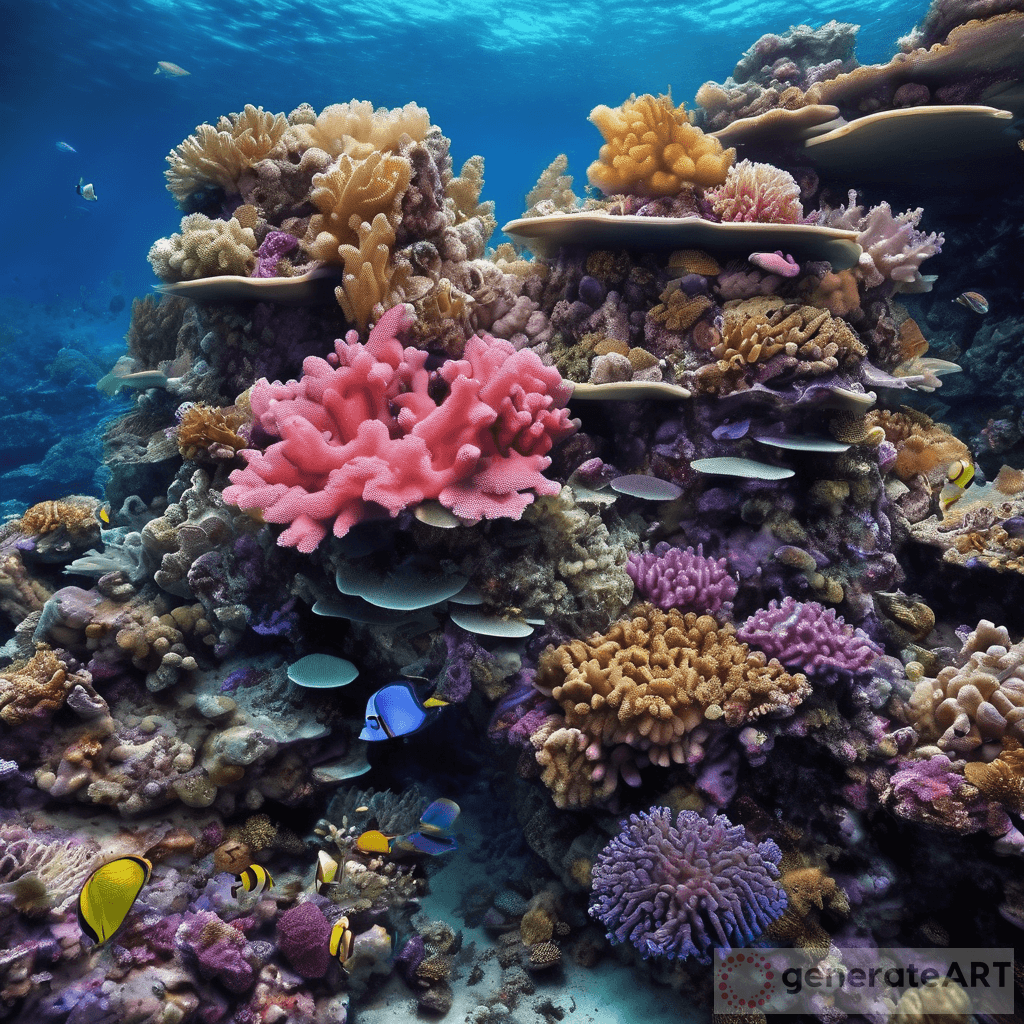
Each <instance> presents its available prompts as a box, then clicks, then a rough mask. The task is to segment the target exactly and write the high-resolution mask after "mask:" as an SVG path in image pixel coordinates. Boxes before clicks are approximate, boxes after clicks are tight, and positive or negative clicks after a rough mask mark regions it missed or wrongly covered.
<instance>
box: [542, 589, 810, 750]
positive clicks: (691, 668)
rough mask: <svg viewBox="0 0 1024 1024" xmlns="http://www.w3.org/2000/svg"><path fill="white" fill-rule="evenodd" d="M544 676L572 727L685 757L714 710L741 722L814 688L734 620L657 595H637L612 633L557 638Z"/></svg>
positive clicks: (607, 742) (546, 656) (604, 740)
mask: <svg viewBox="0 0 1024 1024" xmlns="http://www.w3.org/2000/svg"><path fill="white" fill-rule="evenodd" d="M536 678H537V685H538V686H539V687H540V688H541V689H544V690H550V691H551V693H552V696H553V697H554V699H555V700H556V701H558V703H559V704H561V705H562V709H563V712H564V714H565V720H566V724H567V725H568V726H569V727H570V728H578V729H580V730H581V731H582V732H584V733H586V734H587V735H588V736H590V737H591V738H592V739H595V740H598V741H600V743H601V745H603V746H606V747H607V746H612V745H615V744H620V743H622V744H627V745H629V746H631V747H633V748H634V749H637V750H641V751H644V752H645V753H646V754H647V756H648V757H649V758H650V759H651V760H652V761H653V762H655V763H657V764H662V765H668V764H669V763H670V762H673V761H674V762H675V763H677V764H678V763H682V762H683V760H684V759H685V743H684V741H683V738H684V737H685V736H686V734H687V733H688V732H691V731H692V730H694V729H696V728H697V727H698V726H700V725H701V724H702V723H703V722H704V721H705V720H709V721H715V720H718V719H724V721H725V723H726V724H727V725H730V726H738V725H742V724H744V723H746V722H750V721H754V720H756V719H757V718H759V717H761V716H762V715H766V714H770V713H771V712H773V711H778V710H781V709H783V708H787V709H788V708H793V707H796V706H797V705H798V704H800V703H801V702H802V701H803V700H804V698H805V697H806V696H807V695H808V694H809V693H810V692H811V687H810V684H809V683H808V682H807V680H806V678H805V677H804V676H803V675H801V674H800V673H794V674H792V675H791V674H789V673H788V672H786V671H785V669H784V668H783V667H782V666H781V665H780V664H779V663H778V661H776V660H775V659H772V660H771V661H768V659H767V658H766V657H765V655H764V654H762V653H760V652H752V651H751V650H750V648H749V647H748V646H747V645H746V644H743V643H740V642H739V641H737V640H736V638H735V636H734V630H733V628H732V627H731V626H719V624H718V623H717V622H716V621H715V619H714V618H712V617H711V616H710V615H701V616H697V615H694V614H693V613H687V614H686V615H683V614H681V613H680V612H679V611H678V610H677V609H675V608H672V609H670V610H669V611H667V612H666V611H662V610H661V609H660V608H656V607H654V606H653V605H651V604H640V605H637V606H636V607H635V608H634V609H633V615H632V618H629V619H620V620H619V621H618V622H615V623H613V624H612V626H611V628H610V629H609V631H608V632H607V633H606V634H605V635H604V636H601V635H600V634H594V635H593V636H591V637H590V639H589V640H588V641H583V640H573V641H571V642H570V643H568V644H563V645H562V646H561V647H557V648H555V647H549V648H548V649H547V650H545V652H544V653H543V655H542V656H541V658H540V661H539V663H538V667H537V677H536Z"/></svg>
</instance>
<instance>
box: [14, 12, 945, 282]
mask: <svg viewBox="0 0 1024 1024" xmlns="http://www.w3.org/2000/svg"><path fill="white" fill-rule="evenodd" d="M926 9H927V4H926V3H923V2H917V3H905V2H897V0H890V2H888V3H880V2H868V0H863V2H858V3H850V2H846V3H828V4H826V3H820V4H817V3H806V2H802V3H789V2H785V3H784V2H778V3H758V4H752V3H749V2H747V0H731V2H726V3H698V4H694V3H645V4H643V5H642V6H631V5H624V4H619V3H610V2H600V0H591V2H583V3H575V2H574V3H572V4H568V3H543V2H536V0H531V2H526V3H514V4H507V3H502V2H497V0H479V2H470V3H459V4H453V3H446V2H444V0H431V2H428V3H420V2H407V0H401V2H386V3H385V2H376V0H366V2H355V3H345V4H338V3H334V2H328V0H325V2H322V3H292V2H284V0H268V2H259V0H257V2H251V0H244V2H215V3H199V2H178V0H167V2H164V3H161V2H146V3H141V2H110V3H96V2H81V3H70V2H45V0H29V2H23V3H7V4H4V33H3V39H2V41H0V48H2V50H0V53H2V57H0V59H2V66H3V75H4V85H3V89H2V91H0V113H2V116H3V117H4V119H5V122H6V124H7V125H8V126H9V127H8V130H6V131H5V132H4V135H3V139H2V141H0V158H2V160H3V164H2V166H3V182H4V185H3V189H2V193H0V217H2V223H3V225H4V235H5V237H6V238H7V243H6V244H5V245H4V246H3V247H2V251H0V294H11V293H15V294H19V295H22V296H25V297H32V298H42V299H51V298H53V297H54V296H56V295H62V296H64V297H67V296H69V295H74V296H77V295H78V293H79V289H80V288H82V287H85V288H86V289H87V290H89V289H97V288H101V287H102V285H103V282H104V281H105V280H106V279H107V278H108V277H109V275H110V274H111V273H118V274H121V275H123V279H124V289H125V292H126V293H128V294H132V295H135V294H144V293H145V291H147V290H148V288H149V287H150V286H151V284H152V283H153V281H154V279H153V277H152V274H151V272H150V269H149V266H148V264H147V263H146V261H145V255H146V252H147V251H148V250H149V246H150V245H151V244H152V242H153V240H154V239H156V238H159V237H161V236H164V235H168V234H170V233H171V232H172V231H173V230H175V229H176V228H177V224H178V220H179V219H180V214H179V213H177V212H176V209H175V206H174V202H173V199H172V197H171V196H170V195H169V194H168V193H167V192H166V191H165V190H164V187H163V185H164V182H163V176H162V173H163V170H164V168H165V166H166V165H165V164H164V157H165V156H166V155H167V153H168V152H169V151H170V150H171V149H172V148H173V147H174V146H176V145H177V144H178V143H179V142H180V141H181V140H182V139H184V138H185V137H186V136H187V135H188V134H189V133H190V132H191V131H192V130H193V129H194V128H195V126H196V125H197V124H200V123H202V122H204V121H206V122H210V123H212V122H214V121H216V119H217V118H218V117H219V116H220V115H221V114H227V113H229V112H231V111H237V110H241V109H242V107H243V106H244V105H245V104H246V103H251V104H253V105H255V106H262V107H263V108H264V109H265V110H271V111H275V112H277V111H284V112H286V113H287V112H288V111H289V110H292V109H293V108H294V107H296V106H297V105H298V104H299V103H301V102H307V103H310V104H312V106H314V107H316V108H317V109H318V110H319V109H321V108H322V107H324V106H326V105H327V104H329V103H340V102H344V101H346V100H350V99H362V100H370V101H371V102H373V103H374V105H376V106H386V107H395V106H402V105H404V104H406V103H408V102H410V101H414V102H416V103H418V104H420V105H421V106H424V107H426V108H427V109H428V110H429V111H430V114H431V118H432V119H433V122H434V123H435V124H437V125H440V127H441V128H442V130H443V131H444V132H445V134H446V135H447V136H448V137H449V138H450V139H451V140H452V153H453V156H454V158H455V162H456V165H457V166H458V165H460V164H461V162H462V161H463V160H465V159H466V158H468V157H469V156H472V155H474V154H476V153H479V154H481V155H482V156H483V157H484V159H485V162H486V165H485V174H486V185H485V191H484V198H486V199H493V200H494V201H495V203H496V207H497V216H498V221H499V224H501V223H504V222H505V221H507V220H509V219H511V218H513V217H516V216H518V215H519V213H520V212H521V211H522V208H523V206H522V199H523V196H524V195H525V194H526V192H527V191H528V190H529V189H530V188H531V187H532V186H533V183H534V182H535V181H536V180H537V176H538V175H539V173H540V171H541V170H542V169H543V168H544V167H545V166H547V164H548V163H549V162H550V161H551V160H552V159H553V158H554V157H555V156H556V155H557V154H558V153H562V152H564V153H566V154H567V155H568V157H569V161H570V173H573V172H574V173H575V174H576V177H577V181H578V182H579V183H581V184H582V182H583V181H584V180H585V179H584V175H585V171H586V168H587V165H588V164H589V163H590V161H591V160H593V159H594V154H595V153H596V150H597V148H598V146H599V145H600V141H601V139H600V136H599V134H598V132H597V130H596V129H595V128H594V126H593V125H591V124H590V123H589V122H588V121H587V114H588V113H589V112H590V110H591V109H592V108H593V107H594V106H595V105H597V104H598V103H606V104H608V105H610V106H616V105H617V104H619V103H621V102H622V100H624V99H625V98H626V97H627V96H629V95H630V93H636V94H638V95H639V94H640V93H644V92H652V93H654V94H655V95H657V94H658V93H661V92H665V91H667V90H668V89H669V87H671V89H672V94H673V97H674V98H675V99H676V101H677V102H679V101H680V100H685V101H686V102H687V103H689V102H690V101H691V100H692V98H693V95H694V93H695V92H696V90H697V89H698V88H699V87H700V85H701V84H702V83H703V82H704V81H706V80H707V79H713V80H715V81H723V80H724V79H725V77H726V76H727V75H728V74H729V73H730V71H731V70H732V68H733V66H734V65H735V63H736V61H737V60H738V59H739V57H740V55H741V54H742V52H743V51H744V50H745V49H746V48H747V47H748V46H749V45H751V44H752V43H753V42H754V41H755V40H756V39H757V38H758V37H759V36H760V35H761V34H762V33H764V32H784V31H785V30H786V29H787V28H789V26H790V25H795V24H801V23H804V24H809V25H811V26H813V27H818V26H820V25H822V24H824V23H825V22H827V21H830V20H833V19H835V20H838V21H846V22H853V23H854V24H857V25H860V26H861V30H860V33H859V36H858V47H857V56H858V59H859V60H860V61H861V63H864V64H867V63H874V62H879V61H884V60H887V59H888V58H889V57H890V56H891V55H892V53H893V52H894V51H895V40H896V39H897V38H898V37H899V36H901V35H903V34H904V33H906V32H907V31H909V30H910V29H911V28H912V27H913V25H914V23H915V22H916V21H918V20H919V19H920V18H921V16H922V15H923V14H924V12H925V10H926ZM160 60H167V61H172V62H174V63H176V64H178V65H180V66H181V67H183V68H185V69H186V70H187V71H189V77H187V78H167V77H164V76H163V75H154V74H153V71H154V69H155V68H156V64H157V61H160ZM58 141H64V142H67V143H68V144H70V145H71V146H73V147H74V148H75V149H76V150H77V152H76V153H66V152H61V151H59V150H57V149H56V146H55V144H56V142H58ZM79 176H83V177H84V178H85V180H86V181H87V182H92V183H93V184H94V185H95V187H96V193H97V195H98V197H99V199H98V201H97V202H96V203H95V204H92V203H86V202H84V201H83V200H81V199H79V198H78V196H76V194H75V191H74V185H75V183H76V182H77V181H78V179H79ZM577 187H579V185H578V186H577Z"/></svg>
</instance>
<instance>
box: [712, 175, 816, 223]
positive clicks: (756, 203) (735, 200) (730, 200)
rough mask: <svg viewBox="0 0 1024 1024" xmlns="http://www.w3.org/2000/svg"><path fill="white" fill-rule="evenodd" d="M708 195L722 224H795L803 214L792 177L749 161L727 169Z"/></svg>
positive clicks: (798, 194)
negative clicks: (721, 179)
mask: <svg viewBox="0 0 1024 1024" xmlns="http://www.w3.org/2000/svg"><path fill="white" fill-rule="evenodd" d="M707 196H708V198H710V200H711V205H712V206H713V207H714V210H715V213H716V214H718V216H719V217H721V219H722V220H723V221H753V222H756V223H759V224H796V223H798V222H799V221H800V220H801V219H802V218H803V215H804V211H803V207H802V206H801V205H800V186H799V185H798V184H797V183H796V179H795V178H794V177H793V175H792V174H790V173H789V172H788V171H783V170H781V169H780V168H778V167H773V166H772V165H771V164H759V163H754V162H753V161H752V160H741V161H740V162H739V163H738V164H734V165H733V166H732V167H730V168H729V173H728V174H727V175H726V178H725V184H723V185H719V186H718V188H714V189H711V190H709V191H708V193H707Z"/></svg>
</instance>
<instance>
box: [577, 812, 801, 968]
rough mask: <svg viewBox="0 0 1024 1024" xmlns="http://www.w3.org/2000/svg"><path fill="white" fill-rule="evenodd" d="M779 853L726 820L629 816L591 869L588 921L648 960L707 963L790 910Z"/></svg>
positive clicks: (692, 814) (651, 814) (719, 817)
mask: <svg viewBox="0 0 1024 1024" xmlns="http://www.w3.org/2000/svg"><path fill="white" fill-rule="evenodd" d="M781 859H782V851H781V850H780V849H779V848H778V846H776V844H775V843H774V842H772V841H771V840H770V839H767V840H765V841H764V842H762V843H757V844H756V845H755V844H754V843H752V842H750V841H749V840H748V839H747V838H746V835H745V833H744V831H743V827H742V826H741V825H733V824H732V822H731V821H729V819H728V818H727V817H726V816H725V815H724V814H718V815H716V816H715V817H714V818H713V819H712V820H711V821H707V820H706V819H704V818H702V817H701V816H700V815H699V814H697V813H696V812H695V811H680V812H679V814H678V815H677V816H676V820H675V824H673V823H672V812H671V810H669V808H667V807H653V808H651V810H649V811H644V812H641V813H640V814H632V815H630V818H629V821H628V822H627V823H626V826H625V828H624V829H623V830H622V831H621V832H620V833H619V834H618V835H617V836H616V837H615V838H614V839H613V840H612V841H611V842H610V843H609V844H608V845H607V846H606V847H605V848H604V850H603V851H602V852H601V854H600V855H599V856H598V858H597V861H596V862H595V864H594V870H593V876H592V886H593V889H592V897H593V898H592V900H591V904H590V915H591V917H596V918H597V919H598V920H599V921H600V922H601V923H602V924H604V925H605V927H607V928H608V929H609V931H608V938H609V939H611V940H612V941H613V942H625V941H627V940H628V941H629V942H631V943H632V944H633V945H634V946H635V947H636V948H637V949H638V950H639V951H640V952H641V954H643V957H644V959H646V958H647V957H649V956H664V957H668V958H669V959H677V960H685V959H686V958H687V957H690V956H692V957H694V958H695V959H697V960H698V961H700V962H701V963H708V962H710V959H711V954H710V951H711V949H712V948H714V947H715V946H718V947H722V948H725V949H731V948H732V946H731V943H733V942H736V943H738V944H740V945H744V944H746V943H748V942H750V941H752V940H753V939H754V938H756V937H757V936H758V935H760V934H761V933H762V932H763V931H764V930H765V928H767V927H768V925H770V924H771V923H772V921H775V920H777V919H778V918H779V917H780V916H781V915H782V912H783V911H784V910H785V909H786V902H787V901H786V893H785V891H784V890H783V889H782V887H781V886H780V885H779V884H778V883H777V881H776V879H777V878H778V877H779V867H778V865H779V861H780V860H781Z"/></svg>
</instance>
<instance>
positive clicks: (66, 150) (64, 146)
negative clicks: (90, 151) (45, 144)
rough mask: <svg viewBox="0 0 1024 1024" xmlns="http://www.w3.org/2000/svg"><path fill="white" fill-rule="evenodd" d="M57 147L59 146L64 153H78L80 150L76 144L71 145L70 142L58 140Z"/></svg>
mask: <svg viewBox="0 0 1024 1024" xmlns="http://www.w3.org/2000/svg"><path fill="white" fill-rule="evenodd" d="M57 148H58V149H59V150H60V151H61V152H62V153H77V152H78V150H77V149H75V147H74V146H72V145H71V144H70V143H68V142H58V143H57Z"/></svg>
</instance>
